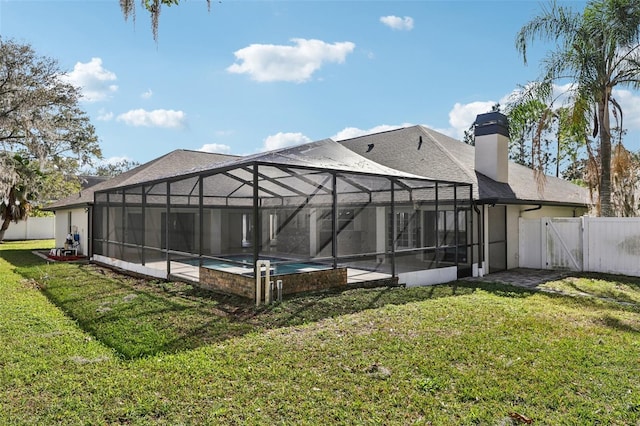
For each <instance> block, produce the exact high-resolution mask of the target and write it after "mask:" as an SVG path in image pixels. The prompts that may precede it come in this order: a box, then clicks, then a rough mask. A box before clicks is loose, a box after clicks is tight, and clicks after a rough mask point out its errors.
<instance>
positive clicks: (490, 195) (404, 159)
mask: <svg viewBox="0 0 640 426" xmlns="http://www.w3.org/2000/svg"><path fill="white" fill-rule="evenodd" d="M340 143H341V144H343V145H344V146H346V147H347V148H349V149H351V150H353V151H355V152H357V153H358V154H360V155H362V156H364V157H366V158H369V159H371V160H373V161H375V162H377V163H380V164H383V165H385V166H388V167H391V168H394V169H398V170H402V171H405V172H408V173H413V174H416V175H420V176H427V177H430V178H433V179H439V180H450V181H455V182H466V183H471V184H473V197H474V199H475V200H478V201H485V202H488V201H494V200H495V201H498V202H502V203H526V202H531V203H534V204H538V203H541V204H562V205H579V206H586V205H587V204H588V199H589V198H588V191H587V190H586V189H585V188H582V187H580V186H577V185H575V184H573V183H571V182H568V181H565V180H563V179H559V178H556V177H553V176H546V179H545V184H544V187H543V188H542V190H541V191H540V190H539V189H538V185H537V183H536V182H537V181H536V177H535V173H534V171H533V170H532V169H530V168H528V167H525V166H522V165H519V164H516V163H513V162H509V183H508V184H505V183H500V182H496V181H494V180H493V179H491V178H489V177H487V176H485V175H483V174H481V173H478V172H476V171H475V168H474V163H475V148H474V147H473V146H471V145H467V144H465V143H463V142H461V141H459V140H456V139H453V138H451V137H449V136H446V135H443V134H442V133H439V132H436V131H435V130H432V129H429V128H426V127H423V126H412V127H406V128H402V129H397V130H391V131H387V132H383V133H376V134H371V135H365V136H360V137H356V138H352V139H347V140H343V141H340Z"/></svg>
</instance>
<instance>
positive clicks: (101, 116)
mask: <svg viewBox="0 0 640 426" xmlns="http://www.w3.org/2000/svg"><path fill="white" fill-rule="evenodd" d="M96 120H98V121H111V120H113V113H112V112H111V111H106V110H104V109H100V111H98V116H97V117H96Z"/></svg>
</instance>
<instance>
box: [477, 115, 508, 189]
mask: <svg viewBox="0 0 640 426" xmlns="http://www.w3.org/2000/svg"><path fill="white" fill-rule="evenodd" d="M474 135H475V145H476V161H475V168H476V172H479V173H482V174H483V175H485V176H487V177H490V178H491V179H493V180H495V181H496V182H502V183H508V181H509V121H508V120H507V117H506V116H505V115H504V114H501V113H499V112H488V113H486V114H479V115H478V116H477V117H476V122H475V129H474Z"/></svg>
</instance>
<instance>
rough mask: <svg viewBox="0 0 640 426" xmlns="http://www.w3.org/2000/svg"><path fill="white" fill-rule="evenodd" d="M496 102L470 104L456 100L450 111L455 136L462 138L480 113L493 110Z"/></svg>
mask: <svg viewBox="0 0 640 426" xmlns="http://www.w3.org/2000/svg"><path fill="white" fill-rule="evenodd" d="M495 104H496V102H495V101H476V102H470V103H468V104H461V103H458V102H456V104H455V105H454V106H453V109H452V110H451V111H449V124H450V125H451V131H452V132H451V133H449V134H453V135H454V137H455V138H458V139H462V137H463V136H464V131H465V130H467V129H469V126H471V125H472V124H473V122H474V121H476V116H477V115H478V114H484V113H485V112H489V111H491V107H493V106H494V105H495Z"/></svg>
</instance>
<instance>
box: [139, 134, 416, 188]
mask: <svg viewBox="0 0 640 426" xmlns="http://www.w3.org/2000/svg"><path fill="white" fill-rule="evenodd" d="M254 162H258V163H263V164H265V163H266V164H277V165H284V166H291V167H296V166H299V167H314V168H322V169H327V170H339V171H346V172H356V173H358V172H359V173H369V174H377V175H388V176H396V177H406V178H418V179H424V176H421V175H417V174H414V173H411V172H407V171H404V170H400V169H394V168H391V167H389V166H386V165H384V164H379V163H377V162H375V161H374V160H371V159H369V158H367V157H365V156H362V155H360V154H358V153H357V152H355V151H353V150H351V149H348V148H346V147H345V146H343V145H341V144H339V143H338V142H335V141H334V140H332V139H322V140H319V141H315V142H310V143H307V144H304V145H296V146H292V147H286V148H280V149H277V150H273V151H267V152H261V153H258V154H253V155H248V156H246V157H240V158H236V159H232V160H230V161H227V162H224V163H218V164H215V165H214V166H213V167H208V166H202V167H198V168H194V169H193V170H190V171H189V173H197V172H202V171H209V170H214V169H218V168H231V167H239V166H242V165H247V164H251V163H254ZM127 184H129V183H127Z"/></svg>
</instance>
